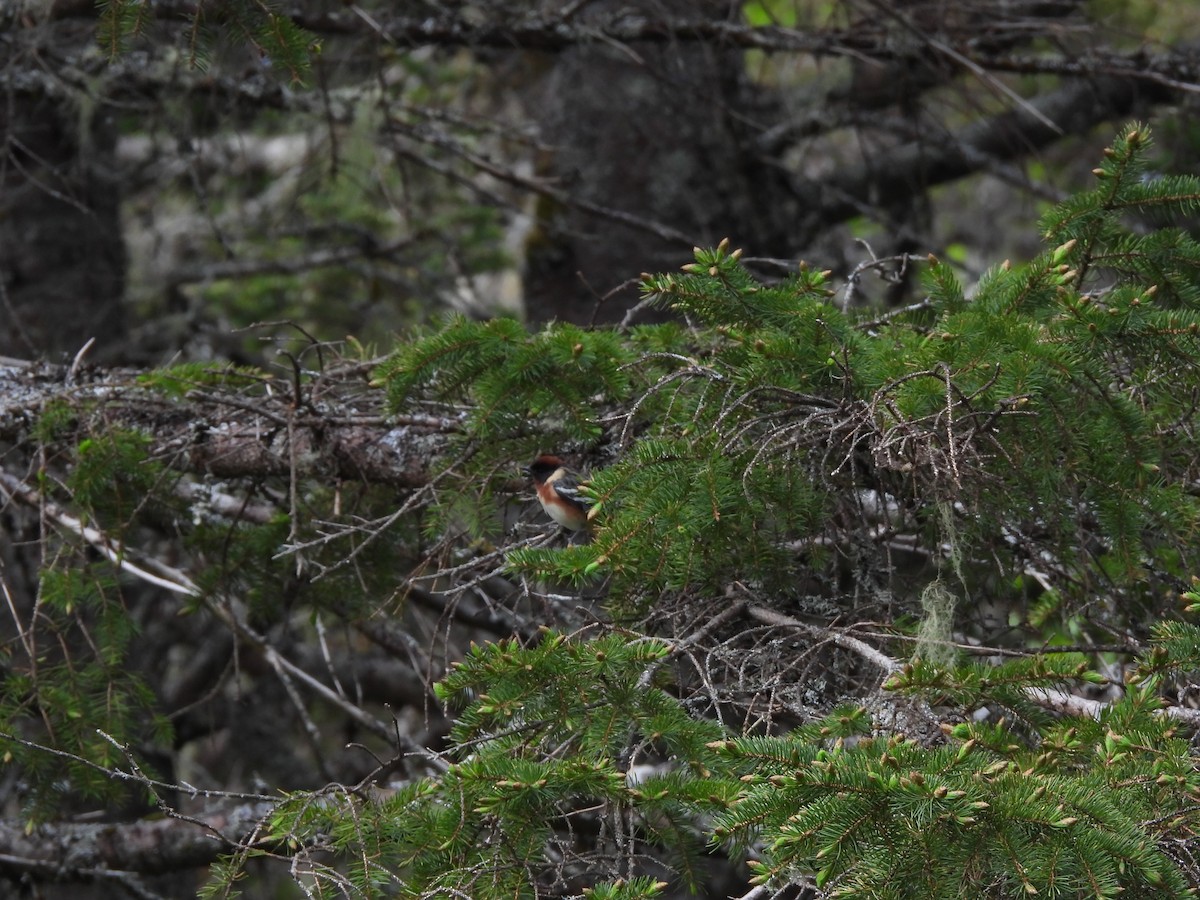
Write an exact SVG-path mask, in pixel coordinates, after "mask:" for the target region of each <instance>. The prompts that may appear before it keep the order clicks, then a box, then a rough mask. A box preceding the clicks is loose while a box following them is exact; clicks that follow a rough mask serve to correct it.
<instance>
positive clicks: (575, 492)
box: [554, 472, 596, 509]
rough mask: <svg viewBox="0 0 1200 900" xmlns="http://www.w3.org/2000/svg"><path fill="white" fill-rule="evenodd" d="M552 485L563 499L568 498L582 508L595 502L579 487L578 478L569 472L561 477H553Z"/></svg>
mask: <svg viewBox="0 0 1200 900" xmlns="http://www.w3.org/2000/svg"><path fill="white" fill-rule="evenodd" d="M554 487H555V488H557V489H558V493H559V496H560V497H562V498H563V499H564V500H569V501H570V502H572V503H574V504H576V505H578V506H580V507H582V508H584V509H587V508H588V507H589V506H592V505H593V504H594V503H595V502H596V501H595V500H593V499H592V498H591V497H589V496H588V495H587V494H585V493H583V491H582V490H581V489H580V488H581V484H580V481H579V478H578V477H577V476H576V475H574V474H573V473H571V472H566V473H564V474H563V475H562V477H560V478H556V479H554Z"/></svg>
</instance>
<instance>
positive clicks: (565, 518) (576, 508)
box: [525, 454, 593, 531]
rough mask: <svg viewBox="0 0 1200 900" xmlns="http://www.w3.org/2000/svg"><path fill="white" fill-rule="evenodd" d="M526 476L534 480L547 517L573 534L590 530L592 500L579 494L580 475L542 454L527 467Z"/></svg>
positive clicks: (557, 459) (554, 458)
mask: <svg viewBox="0 0 1200 900" xmlns="http://www.w3.org/2000/svg"><path fill="white" fill-rule="evenodd" d="M525 474H526V475H528V476H529V477H530V478H531V479H533V486H534V489H535V490H537V498H538V501H539V502H540V503H541V504H542V509H544V510H545V511H546V515H548V516H549V517H550V518H552V519H553V520H554V521H555V522H557V523H558V524H559V525H561V526H562V527H563V528H566V529H568V530H570V531H583V530H584V529H585V528H587V526H588V510H589V509H590V508H591V506H592V503H593V500H592V498H591V497H588V496H586V495H585V494H583V493H582V492H581V491H580V490H579V483H580V482H579V479H580V476H579V473H577V472H572V471H571V470H570V469H568V468H567V465H566V463H564V462H563V461H562V460H561V459H559V458H558V457H557V456H551V455H549V454H543V455H541V456H539V457H538V458H537V459H535V460H534V461H533V462H532V463H530V464H529V466H528V467H526V469H525Z"/></svg>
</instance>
